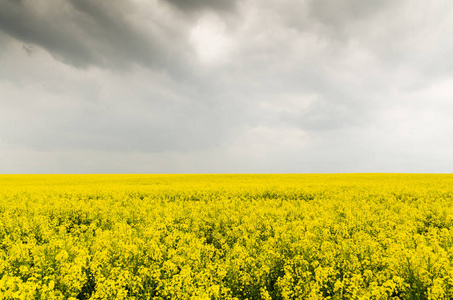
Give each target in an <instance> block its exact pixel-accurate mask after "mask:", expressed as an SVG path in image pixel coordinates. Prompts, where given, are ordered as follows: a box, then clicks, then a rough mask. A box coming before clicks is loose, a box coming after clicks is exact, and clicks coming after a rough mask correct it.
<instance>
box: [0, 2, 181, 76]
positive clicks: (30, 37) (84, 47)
mask: <svg viewBox="0 0 453 300" xmlns="http://www.w3.org/2000/svg"><path fill="white" fill-rule="evenodd" d="M138 13H139V11H138V8H137V7H136V6H134V5H133V4H132V3H130V2H128V1H108V2H106V1H88V0H74V1H72V0H69V1H30V0H22V1H1V2H0V29H1V30H3V31H4V32H6V33H8V34H9V35H11V36H12V37H14V38H16V39H18V40H21V41H23V42H25V43H29V44H35V45H38V46H40V47H42V48H44V49H46V50H47V51H49V53H50V54H52V56H54V57H55V58H56V59H58V60H60V61H62V62H64V63H67V64H70V65H73V66H75V67H78V68H86V67H88V66H91V65H93V66H99V67H107V68H125V67H128V66H129V65H130V64H133V63H136V64H140V65H145V66H150V67H155V68H161V69H169V70H172V71H175V70H174V69H178V68H179V66H178V64H183V62H181V61H182V58H183V57H184V56H185V55H187V53H185V52H186V50H187V47H185V46H184V45H185V38H184V37H183V35H184V33H183V32H182V31H181V30H179V29H178V28H175V27H171V26H167V24H165V22H164V21H162V20H157V19H151V22H148V23H147V26H146V27H143V26H139V24H134V23H133V21H132V20H133V19H134V17H135V16H136V15H137V14H138ZM138 21H140V20H138ZM172 45H179V46H178V47H172Z"/></svg>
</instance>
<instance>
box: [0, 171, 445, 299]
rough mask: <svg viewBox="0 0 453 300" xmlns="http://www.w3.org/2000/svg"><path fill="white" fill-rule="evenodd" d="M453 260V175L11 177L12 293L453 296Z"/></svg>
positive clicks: (4, 276) (5, 211) (0, 180)
mask: <svg viewBox="0 0 453 300" xmlns="http://www.w3.org/2000/svg"><path fill="white" fill-rule="evenodd" d="M452 258H453V176H452V175H434V174H432V175H427V174H425V175H423V174H329V175H289V174H288V175H16V176H14V175H2V176H0V299H70V300H75V299H230V300H232V299H250V300H251V299H266V300H269V299H453V265H452Z"/></svg>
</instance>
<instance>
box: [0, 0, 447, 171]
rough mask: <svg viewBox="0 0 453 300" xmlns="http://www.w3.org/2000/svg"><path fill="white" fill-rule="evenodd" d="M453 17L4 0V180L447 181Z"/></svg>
mask: <svg viewBox="0 0 453 300" xmlns="http://www.w3.org/2000/svg"><path fill="white" fill-rule="evenodd" d="M452 7H453V6H452V4H451V3H450V2H449V1H441V2H436V3H433V4H429V5H426V4H425V3H423V2H421V1H415V2H414V1H380V2H371V1H367V2H363V1H356V0H348V1H341V2H338V1H329V0H321V1H314V0H312V1H308V0H307V1H295V0H283V1H257V0H245V1H204V0H194V1H178V0H166V1H163V0H161V1H119V0H115V1H109V2H108V3H107V2H105V1H97V0H96V1H88V0H67V1H39V2H36V1H31V0H22V1H1V2H0V153H1V154H2V155H0V157H3V159H1V160H0V172H3V173H5V172H69V173H71V172H120V173H121V172H329V171H332V172H342V171H344V172H351V171H354V172H359V171H403V172H404V171H411V172H412V171H427V172H434V171H436V170H438V171H439V172H446V171H448V170H449V168H450V169H451V167H453V162H452V161H451V159H450V158H449V154H448V153H449V152H451V150H453V149H452V148H453V143H451V142H450V139H449V136H451V134H453V132H452V128H453V124H452V122H451V120H452V119H453V118H452V116H453V106H452V105H451V97H453V93H452V92H451V91H452V90H453V89H452V88H451V87H452V85H453V67H452V62H451V60H450V59H449V54H450V53H451V51H452V50H453V41H452V40H451V39H450V38H449V37H450V36H451V35H452V34H453V32H452V31H453V29H452V28H453V24H452V23H453V18H452V9H451V8H452ZM19 155H22V156H23V161H27V162H29V163H21V164H18V165H20V167H17V168H15V167H14V164H12V163H11V161H15V160H16V161H17V160H19V159H20V156H19ZM70 157H72V159H75V160H79V161H80V163H74V164H69V163H68V162H67V161H68V159H69V158H70ZM84 157H87V158H89V161H90V163H82V161H83V160H84ZM434 157H437V158H439V157H440V158H444V159H443V162H445V165H442V164H441V163H440V162H439V161H440V160H439V159H434ZM36 159H39V160H40V161H41V162H46V163H45V164H44V163H41V162H40V163H38V162H36V163H33V161H34V160H36Z"/></svg>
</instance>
